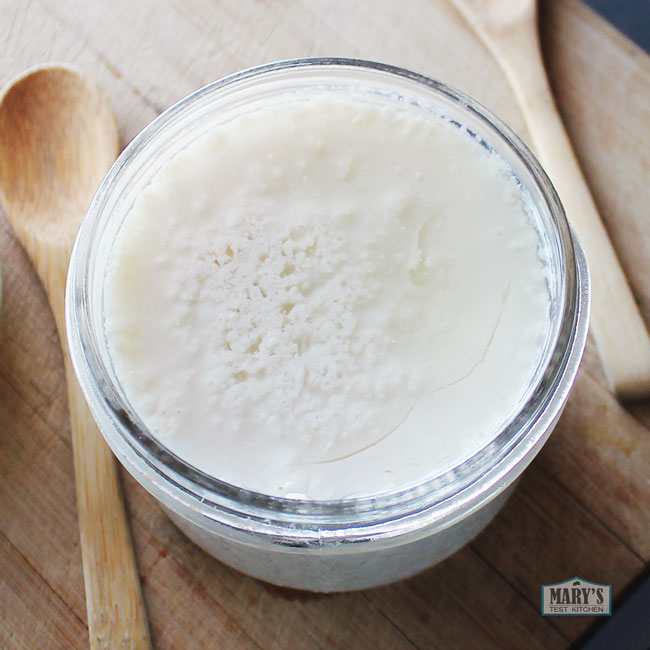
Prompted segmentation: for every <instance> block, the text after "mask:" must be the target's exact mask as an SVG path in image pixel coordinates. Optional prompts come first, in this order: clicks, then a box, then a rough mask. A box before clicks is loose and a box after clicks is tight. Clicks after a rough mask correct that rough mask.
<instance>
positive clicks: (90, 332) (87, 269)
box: [66, 59, 589, 591]
mask: <svg viewBox="0 0 650 650" xmlns="http://www.w3.org/2000/svg"><path fill="white" fill-rule="evenodd" d="M322 92H327V93H333V94H338V95H345V94H346V93H351V92H352V93H356V94H357V95H358V94H359V93H362V94H363V95H365V96H366V97H368V98H371V100H372V101H373V102H378V103H380V104H381V105H383V106H395V107H396V108H399V110H402V111H403V110H409V111H413V112H415V113H418V112H419V113H421V114H427V113H428V114H430V115H433V114H435V115H436V116H437V117H438V118H440V119H443V120H446V121H447V122H448V124H449V125H451V126H453V127H456V128H458V129H462V130H463V131H464V132H465V133H466V135H467V136H468V137H471V138H473V139H475V140H476V141H477V142H478V143H479V144H480V145H481V146H482V147H483V148H485V149H487V150H489V151H490V152H491V154H493V155H495V156H498V157H499V158H500V159H501V160H502V161H505V164H506V166H507V167H508V169H509V170H510V173H511V174H512V175H513V176H514V178H515V179H516V182H517V186H518V187H519V188H520V191H521V192H522V193H523V194H525V196H526V202H527V205H528V211H529V212H530V217H531V220H532V221H533V222H534V227H535V229H536V230H537V232H538V234H539V240H540V255H541V256H542V257H543V258H544V263H545V273H546V276H547V283H548V292H549V318H548V324H547V326H546V328H545V329H546V331H545V333H544V337H543V342H542V344H541V346H540V350H539V354H538V361H537V364H536V367H535V368H534V369H533V371H532V373H531V379H530V382H529V385H528V386H526V387H525V391H524V392H523V397H522V399H521V400H520V401H519V403H518V406H517V409H516V412H514V413H512V414H509V417H508V419H507V421H505V422H504V423H503V424H502V426H500V427H499V429H498V430H496V431H494V432H491V435H490V436H489V439H488V442H487V443H486V444H483V445H482V446H481V447H480V448H479V449H476V450H475V451H474V452H473V453H472V454H471V456H470V457H469V458H465V459H463V460H462V462H459V463H458V464H456V465H455V466H453V467H451V468H448V469H446V470H445V471H443V472H441V473H435V472H434V473H433V474H432V475H430V476H427V477H426V478H425V479H424V480H418V481H416V482H411V483H409V484H405V485H402V486H398V487H396V488H395V487H393V488H391V489H387V490H383V491H376V492H375V493H372V494H366V495H362V496H359V497H349V498H342V499H334V500H316V499H308V498H289V497H281V496H272V495H267V494H262V493H260V492H255V491H252V490H248V489H245V487H241V486H237V485H233V484H230V483H227V482H225V481H221V480H219V479H218V478H215V477H214V476H211V475H209V474H207V473H205V472H203V471H201V470H200V469H198V468H197V467H195V466H193V465H191V464H189V463H188V462H186V461H185V460H183V458H181V457H179V456H178V455H176V454H175V453H173V452H172V451H171V450H170V449H169V448H167V447H166V446H165V445H164V444H163V443H162V442H161V441H160V440H159V439H158V437H156V436H155V435H154V434H153V433H152V431H151V430H150V429H149V428H148V427H147V425H146V424H145V422H144V421H143V418H142V414H141V413H138V412H137V411H136V409H135V408H133V406H132V404H131V402H130V400H129V396H128V395H127V394H126V392H125V390H124V388H123V386H122V383H121V382H120V377H119V376H118V373H117V372H116V369H115V364H114V361H113V358H112V356H111V350H110V349H109V344H108V341H107V336H106V300H105V287H106V277H107V269H108V268H109V265H110V261H111V259H112V256H113V254H114V249H113V246H114V243H115V241H116V237H117V236H118V233H119V231H120V228H121V227H122V225H123V223H124V221H125V219H127V218H128V216H129V213H130V211H131V209H132V207H133V204H134V201H136V199H137V197H138V196H139V195H140V194H141V193H142V192H143V190H144V188H146V186H147V185H148V184H149V183H150V182H151V179H152V177H153V176H154V175H155V174H156V173H157V171H158V170H159V169H160V168H161V166H162V165H164V163H165V161H169V160H170V159H172V158H173V156H174V155H175V154H177V153H178V152H180V151H182V150H183V149H185V148H186V147H187V146H188V145H189V144H190V143H192V142H194V141H196V140H197V138H199V137H201V135H202V134H204V133H205V132H207V131H209V130H210V129H212V128H214V127H215V125H219V124H222V123H226V122H227V121H228V120H232V119H233V117H235V116H237V115H238V114H241V113H242V112H246V111H250V110H253V109H255V107H256V106H258V105H259V106H262V105H263V104H264V103H265V102H268V101H274V102H275V101H282V100H283V98H295V97H296V95H306V94H307V95H308V94H309V93H322ZM588 305H589V282H588V272H587V266H586V262H585V258H584V255H583V253H582V250H581V249H580V247H579V244H578V243H577V241H576V240H575V238H574V237H573V236H572V233H571V230H570V228H569V225H568V223H567V220H566V217H565V215H564V212H563V209H562V206H561V204H560V202H559V200H558V197H557V195H556V193H555V191H554V189H553V187H552V185H551V184H550V182H549V180H548V178H547V177H546V175H545V174H544V172H543V171H542V169H541V168H540V166H539V164H538V163H537V162H536V160H535V159H534V158H533V156H532V155H531V153H530V152H529V151H528V149H526V147H525V146H524V145H523V143H522V142H521V141H520V140H519V139H518V138H517V136H515V135H514V133H513V132H512V131H510V129H508V127H506V126H505V125H504V124H503V123H502V122H501V121H500V120H499V119H498V118H497V117H495V116H494V115H492V114H491V113H489V112H488V111H487V110H486V109H484V108H483V107H481V106H480V105H478V104H477V103H476V102H475V101H473V100H472V99H470V98H469V97H467V96H465V95H463V94H462V93H460V92H459V91H457V90H455V89H453V88H451V87H449V86H447V85H445V84H444V83H441V82H439V81H436V80H433V79H430V78H428V77H425V76H422V75H419V74H416V73H413V72H410V71H407V70H404V69H401V68H396V67H392V66H388V65H383V64H378V63H373V62H368V61H359V60H350V59H302V60H294V61H284V62H278V63H273V64H269V65H264V66H261V67H257V68H253V69H250V70H246V71H244V72H241V73H237V74H235V75H232V76H230V77H227V78H225V79H223V80H221V81H217V82H215V83H213V84H211V85H209V86H206V87H205V88H203V89H201V90H198V91H197V92H195V93H194V94H192V95H190V96H189V97H187V98H185V99H183V100H182V101H180V102H179V103H178V104H176V105H175V106H173V107H172V108H170V109H169V110H167V111H166V112H165V113H163V114H162V115H161V116H160V117H159V118H158V119H156V120H155V121H154V122H152V123H151V124H150V125H149V126H148V127H146V128H145V129H144V131H142V133H140V134H139V135H138V136H137V137H136V138H135V139H134V140H133V142H132V143H131V144H130V145H129V146H128V147H127V148H126V150H125V151H124V152H123V154H122V155H121V156H120V158H119V159H118V161H117V162H116V163H115V165H114V166H113V168H112V169H111V170H110V172H109V173H108V175H107V176H106V178H105V180H104V182H103V183H102V185H101V187H100V189H99V191H98V193H97V195H96V197H95V199H94V200H93V203H92V205H91V207H90V209H89V211H88V214H87V216H86V218H85V220H84V222H83V225H82V227H81V230H80V233H79V236H78V239H77V242H76V245H75V248H74V252H73V255H72V259H71V263H70V271H69V275H68V286H67V295H66V321H67V328H68V338H69V347H70V353H71V356H72V360H73V364H74V367H75V370H76V372H77V375H78V378H79V381H80V384H81V387H82V389H83V391H84V394H85V396H86V398H87V400H88V403H89V406H90V408H91V411H92V413H93V415H94V417H95V419H96V421H97V423H98V425H99V428H100V430H101V432H102V434H103V435H104V437H105V439H106V441H107V443H108V444H109V445H110V447H111V449H112V450H113V452H114V453H115V454H116V456H117V457H118V458H119V460H120V461H121V462H122V464H123V465H124V466H125V467H126V469H127V470H128V471H129V472H130V473H131V474H132V475H133V476H134V478H135V479H136V480H137V481H138V482H139V483H140V484H141V485H142V486H143V487H144V488H145V489H146V490H148V491H149V492H150V493H151V494H152V495H153V496H154V497H156V499H157V500H158V501H159V502H160V504H161V506H162V507H163V508H164V510H165V511H166V512H167V514H168V515H169V516H170V518H171V519H172V520H173V521H174V522H175V523H176V525H177V526H178V527H179V528H180V529H181V530H182V531H184V532H185V534H187V536H188V537H189V538H190V539H192V540H193V541H194V542H196V543H197V544H198V545H199V546H200V547H202V548H203V549H205V550H206V551H207V552H208V553H210V554H211V555H213V556H214V557H216V558H218V559H220V560H221V561H223V562H225V563H226V564H229V565H231V566H233V567H235V568H236V569H238V570H240V571H242V572H244V573H247V574H249V575H252V576H255V577H257V578H260V579H262V580H266V581H268V582H271V583H274V584H277V585H282V586H288V587H294V588H298V589H308V590H313V591H344V590H352V589H363V588H367V587H373V586H377V585H382V584H386V583H389V582H392V581H395V580H399V579H402V578H406V577H408V576H411V575H413V574H415V573H418V572H420V571H422V570H423V569H426V568H427V567H429V566H431V565H433V564H435V563H437V562H439V561H441V560H443V559H444V558H446V557H447V556H449V555H450V554H452V553H453V552H455V551H456V550H458V549H459V548H460V547H461V546H463V545H464V544H466V543H467V542H468V541H470V540H471V539H472V538H473V537H474V536H475V535H477V534H478V533H479V532H480V531H481V530H482V529H483V528H484V527H485V526H486V525H487V524H488V522H489V521H490V520H491V518H492V517H493V516H494V515H495V514H496V512H497V511H498V510H499V509H500V508H501V506H502V505H503V503H504V502H505V500H506V499H507V497H508V495H509V494H510V492H511V490H512V488H513V486H514V483H515V481H516V479H517V478H518V476H519V475H520V474H521V472H522V471H523V470H524V469H525V468H526V466H527V465H528V464H529V463H530V462H531V460H532V459H533V458H534V456H535V455H536V454H537V453H538V452H539V450H540V449H541V447H542V445H543V444H544V442H545V441H546V439H547V438H548V436H549V435H550V433H551V431H552V429H553V427H554V426H555V424H556V422H557V420H558V418H559V416H560V414H561V412H562V409H563V407H564V405H565V403H566V400H567V398H568V395H569V391H570V389H571V386H572V384H573V381H574V378H575V375H576V372H577V369H578V365H579V363H580V359H581V357H582V352H583V349H584V345H585V341H586V336H587V325H588V311H589V309H588ZM151 317H155V315H151ZM450 435H453V432H450ZM215 438H216V439H217V440H218V432H215Z"/></svg>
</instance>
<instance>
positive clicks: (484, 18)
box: [452, 0, 650, 398]
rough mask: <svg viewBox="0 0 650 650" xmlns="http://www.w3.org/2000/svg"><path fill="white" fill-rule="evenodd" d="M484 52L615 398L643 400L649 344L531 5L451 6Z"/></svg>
mask: <svg viewBox="0 0 650 650" xmlns="http://www.w3.org/2000/svg"><path fill="white" fill-rule="evenodd" d="M452 1H453V3H454V4H455V5H456V7H457V8H458V10H459V11H460V13H461V14H462V15H463V16H464V17H465V19H466V20H467V22H468V23H469V24H470V25H471V26H472V27H473V28H474V30H475V31H476V33H477V34H478V35H479V37H480V38H481V39H482V41H483V42H484V44H485V45H486V47H487V48H488V49H489V50H490V51H491V52H492V54H493V55H494V56H495V58H496V59H497V61H498V62H499V64H500V65H501V67H502V69H503V71H504V72H505V74H506V76H507V78H508V81H509V82H510V85H511V86H512V88H513V90H514V93H515V96H516V97H517V101H518V102H519V104H520V107H521V109H522V112H523V114H524V118H525V120H526V125H527V126H528V130H529V132H530V135H531V137H532V141H533V146H534V148H535V150H536V153H537V156H538V157H539V160H540V162H541V163H542V166H543V167H544V169H545V170H546V173H547V174H548V175H549V178H550V179H551V181H552V182H553V185H554V186H555V188H556V190H557V192H558V194H559V196H560V199H561V201H562V203H563V205H564V208H565V210H566V213H567V216H568V218H569V221H570V222H571V225H572V226H573V227H574V228H575V230H576V232H577V233H578V236H579V238H580V241H581V242H582V245H583V246H584V249H585V252H586V254H587V261H588V262H589V270H590V273H591V282H592V301H591V330H592V332H593V334H594V337H595V339H596V343H597V345H598V351H599V353H600V358H601V361H602V363H603V368H604V370H605V374H606V375H607V378H608V380H609V382H610V384H611V386H612V388H613V389H614V391H615V392H616V393H617V394H618V395H619V396H620V397H624V398H626V397H647V396H648V395H650V337H649V336H648V331H647V329H646V326H645V323H644V322H643V319H642V318H641V314H640V312H639V309H638V307H637V304H636V302H635V300H634V297H633V295H632V291H631V290H630V287H629V285H628V283H627V279H626V278H625V275H624V273H623V270H622V269H621V266H620V264H619V262H618V259H617V257H616V253H615V251H614V249H613V247H612V244H611V242H610V240H609V237H608V236H607V232H606V230H605V228H604V226H603V223H602V221H601V219H600V215H599V214H598V210H597V208H596V204H595V203H594V200H593V198H592V196H591V193H590V191H589V188H588V187H587V183H586V181H585V178H584V176H583V174H582V171H581V169H580V166H579V164H578V161H577V159H576V156H575V153H574V152H573V148H572V146H571V142H570V141H569V138H568V136H567V133H566V131H565V129H564V125H563V124H562V120H561V118H560V116H559V114H558V112H557V108H556V106H555V102H554V100H553V96H552V94H551V88H550V85H549V83H548V78H547V76H546V71H545V69H544V62H543V59H542V54H541V48H540V44H539V34H538V29H537V5H536V1H535V0H452Z"/></svg>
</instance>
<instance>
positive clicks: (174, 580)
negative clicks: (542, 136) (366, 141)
mask: <svg viewBox="0 0 650 650" xmlns="http://www.w3.org/2000/svg"><path fill="white" fill-rule="evenodd" d="M106 7H107V3H104V2H99V1H95V2H88V3H84V4H81V3H78V2H74V0H37V1H36V2H29V3H27V2H18V3H16V2H15V1H14V0H0V43H2V47H1V48H0V82H2V83H4V82H6V81H7V80H8V79H9V78H11V77H12V76H13V75H15V74H16V73H17V72H19V71H20V70H22V69H24V68H25V67H27V66H29V65H33V64H35V63H40V62H43V61H50V60H52V61H68V62H72V63H75V64H77V65H78V66H80V67H82V68H83V69H85V70H87V71H88V72H89V73H90V74H91V75H92V76H93V77H94V78H96V79H97V81H98V82H99V83H100V84H101V85H102V86H103V87H104V88H105V89H106V91H107V93H108V95H109V97H110V99H111V101H112V104H113V106H114V107H115V110H116V112H117V115H118V119H119V122H120V126H121V129H122V138H123V141H124V143H126V142H128V141H129V140H130V139H131V138H132V137H133V136H134V135H135V134H136V133H137V132H138V131H139V130H140V129H141V128H142V127H144V126H145V125H146V124H147V123H148V122H149V121H150V120H151V119H152V118H153V117H155V116H156V114H158V113H159V112H160V111H162V110H163V109H165V108H166V107H168V106H169V105H170V104H171V103H172V102H174V101H176V100H177V99H179V98H180V97H182V96H183V95H185V94H187V93H188V92H190V91H192V90H194V89H196V88H198V87H199V86H202V85H204V84H205V83H207V82H209V81H212V80H214V79H216V78H218V77H221V76H223V75H225V74H227V73H230V72H233V71H235V70H238V69H241V68H244V67H247V66H250V65H254V64H259V63H262V62H266V61H270V60H273V59H281V58H290V57H297V56H313V55H339V56H355V57H363V58H371V59H378V60H381V61H385V62H390V63H394V64H397V65H402V66H406V67H409V68H413V69H415V70H418V71H421V72H424V73H427V74H430V75H433V76H436V77H439V78H441V79H443V80H445V81H447V82H449V83H451V84H453V85H455V86H458V87H459V88H461V89H462V90H465V91H467V92H469V93H470V94H472V95H474V96H475V97H476V98H477V99H479V100H480V101H481V102H483V103H484V104H486V105H487V106H488V107H490V108H491V109H492V110H494V111H496V112H497V113H498V114H500V115H501V116H502V117H503V118H504V119H505V120H506V121H507V122H508V123H509V124H510V125H511V126H512V127H513V128H514V129H515V130H517V131H519V132H520V133H521V134H522V135H523V136H524V137H526V133H525V132H524V130H523V121H522V117H521V115H520V113H519V111H518V109H517V107H516V105H515V103H514V100H513V96H512V93H511V91H510V90H509V88H508V87H507V84H506V82H505V80H504V77H503V75H502V74H501V72H500V71H499V69H498V68H497V66H496V64H495V62H494V61H493V60H492V59H491V58H490V56H489V55H488V54H487V52H486V51H485V49H484V48H483V47H482V46H481V45H480V43H479V42H478V41H477V39H476V38H475V37H474V35H473V34H472V32H471V31H470V30H468V28H467V26H466V25H465V24H464V23H463V21H462V20H461V19H460V17H459V16H458V15H457V14H456V13H455V11H454V10H453V9H452V8H451V7H450V6H449V5H447V3H446V2H445V1H444V0H411V1H410V2H395V1H391V0H382V1H373V2H371V1H370V0H366V1H359V2H349V1H348V0H330V1H326V0H302V1H299V0H284V1H282V2H274V3H263V2H261V1H259V0H222V1H219V2H213V1H210V0H192V1H191V2H184V1H182V0H177V1H175V0H163V1H161V2H154V1H153V0H146V1H139V2H134V1H133V0H116V1H115V2H113V3H111V8H110V11H108V10H107V8H106ZM541 23H542V34H543V44H544V49H545V54H546V57H547V61H548V66H549V70H550V76H551V80H552V84H553V87H554V89H555V92H556V95H557V98H558V100H559V104H560V107H561V109H562V113H563V115H564V118H565V120H566V123H567V126H568V128H569V131H570V133H571V136H572V138H573V141H574V143H575V145H576V149H577V152H578V154H579V157H580V159H581V160H582V163H583V165H584V168H585V171H586V174H587V176H588V179H589V181H590V183H591V186H592V188H593V191H594V194H595V197H596V199H597V202H598V205H599V207H600V209H601V212H602V214H603V217H604V219H605V220H606V222H607V226H608V229H609V232H610V234H611V236H612V239H613V240H614V243H615V246H616V249H617V250H618V252H619V255H620V257H621V260H622V263H623V265H624V267H625V270H626V272H627V274H628V277H629V278H630V281H631V283H632V286H633V288H634V291H635V294H636V296H637V298H638V300H639V302H640V305H641V309H642V311H643V314H644V316H645V318H646V321H647V322H650V279H649V278H650V255H648V253H649V252H650V214H648V204H649V193H648V179H649V178H650V129H649V128H648V127H649V125H650V58H649V57H648V56H646V55H645V54H644V53H643V52H642V51H641V50H640V49H638V48H637V47H635V46H634V45H632V44H631V43H630V42H628V41H626V40H625V39H624V38H623V37H622V36H621V35H620V34H619V33H618V32H616V31H615V30H614V29H613V28H611V27H609V26H608V25H607V24H605V23H604V22H603V21H602V20H601V19H600V18H598V17H597V16H596V15H595V14H593V13H592V12H591V11H589V10H588V9H586V8H585V7H584V6H582V5H581V4H579V3H578V2H577V1H576V0H548V1H547V2H545V3H543V6H542V11H541ZM0 264H1V265H2V272H3V278H4V296H3V304H2V311H1V314H0V648H3V649H14V648H29V649H33V648H39V649H41V648H65V649H66V650H67V649H70V648H86V647H87V645H88V641H87V630H86V623H85V621H86V610H85V604H84V591H83V581H82V573H81V557H80V552H79V540H78V529H77V522H76V512H75V501H74V488H73V475H72V456H71V448H70V440H69V430H68V423H67V410H66V398H65V387H64V377H63V367H62V361H61V353H60V350H59V347H58V343H57V338H56V332H55V329H54V323H53V320H52V317H51V315H50V312H49V310H48V307H47V302H46V299H45V295H44V293H43V291H42V290H41V288H40V286H39V284H38V282H37V279H36V276H35V274H34V272H33V271H32V269H31V267H30V265H29V263H28V261H27V259H26V257H25V255H24V253H23V252H22V251H21V249H20V248H19V246H18V244H17V243H16V240H15V238H14V236H13V234H12V232H11V229H10V227H9V225H8V224H7V221H6V218H5V216H4V215H3V214H1V213H0ZM612 317H616V315H615V314H612ZM649 426H650V402H643V403H638V404H632V405H621V404H619V403H618V402H617V401H616V400H615V399H614V398H613V397H612V395H611V394H610V392H609V390H608V389H607V387H606V384H605V382H604V379H603V374H602V371H601V369H600V366H599V363H598V358H597V356H596V353H595V350H594V347H593V344H592V343H591V342H590V344H589V346H588V349H587V352H586V357H585V360H584V363H583V366H582V369H581V371H580V374H579V377H578V380H577V383H576V386H575V390H574V392H573V394H572V396H571V399H570V401H569V404H568V406H567V409H566V412H565V414H564V416H563V417H562V419H561V421H560V424H559V425H558V427H557V430H556V432H555V433H554V434H553V436H552V437H551V439H550V441H549V442H548V444H547V445H546V447H545V448H544V450H543V451H542V453H541V454H540V455H539V457H538V458H537V459H536V460H535V462H534V463H533V465H532V466H531V467H530V469H529V470H528V471H527V472H526V474H525V475H524V477H523V479H522V480H521V482H520V484H519V486H518V488H517V490H516V492H515V494H514V496H513V497H512V498H511V500H510V501H509V503H508V504H507V505H506V507H505V509H504V510H503V511H502V513H501V514H499V515H498V517H497V518H496V520H495V521H494V522H493V524H491V525H490V526H489V528H488V529H487V530H486V531H485V532H484V533H483V534H481V535H480V536H479V537H478V539H476V540H475V541H474V542H473V543H472V544H471V545H470V546H468V547H467V548H465V549H463V550H462V551H460V552H459V553H457V554H456V555H455V556H453V557H452V558H451V559H449V560H448V561H446V562H444V563H443V564H442V565H440V566H438V567H435V568H433V569H431V570H429V571H427V572H425V573H424V574H422V575H420V576H417V577H415V578H412V579H410V580H407V581H405V582H402V583H400V584H396V585H393V586H389V587H383V588H379V589H375V590H370V591H367V592H360V593H351V594H339V595H331V596H324V595H310V594H304V593H298V592H292V591H288V590H282V589H278V588H275V587H271V586H269V585H265V584H262V583H260V582H257V581H255V580H253V579H251V578H247V577H245V576H243V575H240V574H239V573H237V572H235V571H234V570H232V569H229V568H228V567H225V566H223V565H221V564H220V563H219V562H217V561H215V560H213V559H212V558H210V557H208V556H207V555H205V554H204V553H203V552H202V551H200V550H199V549H198V548H196V547H195V546H194V545H193V544H192V543H190V542H189V541H188V540H187V539H185V538H184V537H183V535H182V534H180V533H179V532H178V531H177V530H176V529H175V528H174V526H172V525H171V524H170V523H169V521H168V520H167V519H166V518H165V516H164V515H163V514H162V513H161V511H160V510H159V509H158V508H157V507H156V505H155V503H154V502H153V500H152V498H150V497H149V496H148V494H147V493H145V492H144V491H143V490H142V489H141V488H140V487H139V486H138V485H136V484H135V483H134V481H133V480H131V479H130V477H129V476H127V475H124V476H123V480H124V487H125V492H126V496H127V500H128V509H129V514H130V519H131V524H132V528H133V534H134V538H135V545H136V552H137V557H138V562H139V567H140V572H141V575H142V581H143V584H144V595H145V598H146V601H147V606H148V609H149V615H150V620H151V626H152V632H153V639H154V641H155V645H156V647H157V648H159V649H160V650H162V649H172V648H191V649H199V650H200V649H204V648H206V649H207V648H222V649H233V650H234V649H236V650H242V649H245V648H246V649H248V648H258V649H262V650H266V649H277V650H301V649H305V650H307V649H308V650H314V649H315V648H328V649H329V648H335V649H355V650H356V649H366V648H368V649H372V650H380V649H386V650H400V649H402V648H404V649H406V648H411V649H412V648H419V649H429V648H441V649H444V650H450V649H451V650H453V649H456V648H458V649H464V648H481V649H504V648H506V649H507V648H527V649H536V648H539V649H540V650H548V649H552V648H566V647H567V646H569V645H570V644H571V643H572V642H573V641H574V640H576V639H577V638H579V637H580V635H581V634H583V633H584V631H585V630H586V629H587V628H588V626H589V625H590V624H591V623H593V619H590V618H583V617H556V618H543V617H542V616H541V615H540V585H541V584H543V583H552V582H558V581H561V580H564V579H566V578H569V577H573V576H576V575H578V576H580V577H582V578H585V579H588V580H592V581H594V582H599V583H606V584H612V585H613V589H614V598H615V601H614V603H615V604H614V610H616V598H618V597H619V596H620V594H621V593H622V592H623V591H624V589H625V587H626V586H627V585H629V584H630V582H631V581H633V580H634V579H635V577H637V576H638V575H639V574H640V573H642V572H643V571H644V569H645V568H646V567H647V566H648V563H649V562H650V431H648V428H649Z"/></svg>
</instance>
